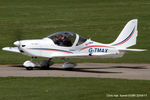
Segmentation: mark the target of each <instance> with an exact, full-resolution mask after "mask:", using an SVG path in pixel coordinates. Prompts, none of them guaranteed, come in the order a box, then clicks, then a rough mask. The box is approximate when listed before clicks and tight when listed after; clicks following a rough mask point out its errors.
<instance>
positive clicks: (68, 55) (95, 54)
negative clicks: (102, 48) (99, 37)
mask: <svg viewBox="0 0 150 100" xmlns="http://www.w3.org/2000/svg"><path fill="white" fill-rule="evenodd" d="M104 55H109V54H101V53H99V54H97V53H93V54H91V56H104ZM89 56H90V55H89V53H74V54H63V55H62V54H59V53H53V54H52V55H51V57H52V58H59V57H62V58H63V57H64V58H65V57H67V58H74V57H89Z"/></svg>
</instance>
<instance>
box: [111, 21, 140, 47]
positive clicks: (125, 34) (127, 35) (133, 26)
mask: <svg viewBox="0 0 150 100" xmlns="http://www.w3.org/2000/svg"><path fill="white" fill-rule="evenodd" d="M137 22H138V20H137V19H133V20H130V21H129V22H128V23H127V24H126V26H125V27H124V29H123V30H122V31H121V33H120V35H119V36H118V38H117V39H116V40H115V41H114V42H113V43H111V44H110V45H111V46H117V47H119V48H127V47H130V46H133V45H135V44H136V37H137V34H138V31H137Z"/></svg>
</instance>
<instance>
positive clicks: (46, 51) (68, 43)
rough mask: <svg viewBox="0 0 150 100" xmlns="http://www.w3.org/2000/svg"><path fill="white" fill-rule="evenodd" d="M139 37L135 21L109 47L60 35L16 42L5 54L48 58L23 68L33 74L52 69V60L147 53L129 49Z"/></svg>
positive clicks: (76, 37)
mask: <svg viewBox="0 0 150 100" xmlns="http://www.w3.org/2000/svg"><path fill="white" fill-rule="evenodd" d="M137 35H138V30H137V19H133V20H131V21H129V22H128V23H127V24H126V25H125V27H124V29H123V30H122V31H121V33H120V35H119V36H118V38H117V39H116V40H115V41H114V42H112V43H110V44H103V43H98V42H95V41H92V40H90V39H86V38H84V37H82V36H80V35H78V34H75V33H72V32H57V33H54V34H51V35H49V36H47V37H45V38H43V39H35V40H20V41H16V42H14V45H16V46H17V47H4V48H2V50H5V51H10V52H15V53H21V54H24V55H27V56H30V57H32V58H37V57H44V58H48V60H44V61H40V63H39V64H37V63H36V62H34V61H32V60H28V61H25V62H24V64H23V65H24V66H25V68H26V69H27V70H32V69H33V68H34V67H36V66H37V65H40V66H41V68H49V66H51V65H52V64H53V62H52V61H51V59H52V58H63V59H66V58H118V57H122V56H123V55H124V54H125V53H126V52H128V51H145V50H144V49H128V47H130V46H133V45H135V44H136V38H137ZM75 66H76V64H75V63H71V62H65V63H64V64H63V67H64V68H73V67H75Z"/></svg>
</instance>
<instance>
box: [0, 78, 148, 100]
mask: <svg viewBox="0 0 150 100" xmlns="http://www.w3.org/2000/svg"><path fill="white" fill-rule="evenodd" d="M149 84H150V81H144V80H125V79H99V78H24V77H18V78H14V77H8V78H0V100H149V99H150V91H149V88H150V86H149ZM108 94H109V95H129V94H135V95H137V94H141V95H145V96H143V97H107V96H108Z"/></svg>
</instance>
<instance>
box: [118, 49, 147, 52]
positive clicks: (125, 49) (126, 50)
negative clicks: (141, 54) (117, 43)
mask: <svg viewBox="0 0 150 100" xmlns="http://www.w3.org/2000/svg"><path fill="white" fill-rule="evenodd" d="M118 50H119V51H137V52H138V51H147V50H146V49H118Z"/></svg>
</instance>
